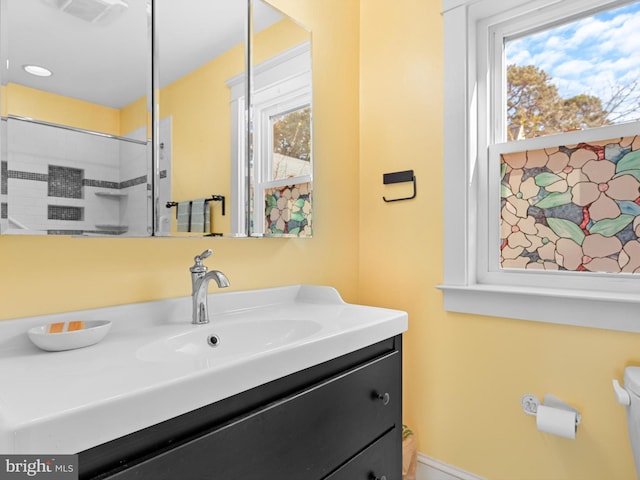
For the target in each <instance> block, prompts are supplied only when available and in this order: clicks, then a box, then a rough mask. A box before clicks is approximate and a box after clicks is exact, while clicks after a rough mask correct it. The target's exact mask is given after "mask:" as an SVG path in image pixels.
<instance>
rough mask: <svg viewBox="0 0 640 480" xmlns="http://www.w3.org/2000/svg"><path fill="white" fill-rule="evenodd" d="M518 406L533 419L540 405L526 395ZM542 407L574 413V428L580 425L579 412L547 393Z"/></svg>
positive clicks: (536, 400) (580, 417)
mask: <svg viewBox="0 0 640 480" xmlns="http://www.w3.org/2000/svg"><path fill="white" fill-rule="evenodd" d="M520 405H521V406H522V411H523V412H524V413H526V414H527V415H533V416H534V417H535V416H536V415H537V414H538V407H539V406H540V405H542V403H541V402H540V399H539V398H538V397H536V396H535V395H533V394H531V393H527V394H525V395H523V396H522V398H521V399H520ZM544 405H546V406H547V407H553V408H560V409H562V410H569V411H572V412H576V427H577V426H578V425H580V422H581V421H582V415H580V412H579V411H578V410H577V409H575V408H573V407H572V406H571V405H569V404H567V403H565V402H563V401H562V400H560V399H559V398H558V397H554V396H553V395H551V394H549V393H547V394H545V396H544Z"/></svg>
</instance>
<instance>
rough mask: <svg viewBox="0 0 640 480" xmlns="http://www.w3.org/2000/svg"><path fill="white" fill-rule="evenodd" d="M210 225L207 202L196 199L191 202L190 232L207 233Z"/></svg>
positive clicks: (202, 199)
mask: <svg viewBox="0 0 640 480" xmlns="http://www.w3.org/2000/svg"><path fill="white" fill-rule="evenodd" d="M210 223H211V213H210V209H209V202H208V201H207V199H205V198H198V199H197V200H193V201H192V202H191V230H190V231H191V232H198V233H208V232H209V231H210V230H211V228H210Z"/></svg>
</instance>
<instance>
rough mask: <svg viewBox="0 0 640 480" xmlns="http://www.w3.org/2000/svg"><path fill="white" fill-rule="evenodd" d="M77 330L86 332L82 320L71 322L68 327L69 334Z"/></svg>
mask: <svg viewBox="0 0 640 480" xmlns="http://www.w3.org/2000/svg"><path fill="white" fill-rule="evenodd" d="M75 330H84V322H83V321H82V320H78V321H74V322H69V326H68V327H67V332H73V331H75Z"/></svg>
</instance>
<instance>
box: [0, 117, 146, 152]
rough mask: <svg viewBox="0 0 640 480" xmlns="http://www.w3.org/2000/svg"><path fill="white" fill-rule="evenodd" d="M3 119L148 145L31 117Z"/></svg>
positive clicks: (143, 143) (141, 141)
mask: <svg viewBox="0 0 640 480" xmlns="http://www.w3.org/2000/svg"><path fill="white" fill-rule="evenodd" d="M1 119H2V121H3V122H6V121H7V120H19V121H21V122H28V123H35V124H36V125H43V126H45V127H54V128H61V129H63V130H69V131H71V132H77V133H86V134H88V135H96V136H98V137H105V138H111V139H114V140H121V141H123V142H130V143H137V144H138V145H147V143H148V142H147V141H146V140H136V139H134V138H127V137H120V136H118V135H111V134H108V133H101V132H95V131H93V130H85V129H83V128H77V127H70V126H68V125H60V124H58V123H51V122H45V121H43V120H36V119H35V118H29V117H21V116H19V115H7V116H6V117H4V116H3V117H1Z"/></svg>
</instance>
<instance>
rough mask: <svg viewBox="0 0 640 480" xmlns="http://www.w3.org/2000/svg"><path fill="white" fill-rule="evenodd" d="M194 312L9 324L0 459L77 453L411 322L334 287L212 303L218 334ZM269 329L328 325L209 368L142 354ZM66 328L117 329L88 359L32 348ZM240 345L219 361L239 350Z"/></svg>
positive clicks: (4, 332)
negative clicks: (106, 324)
mask: <svg viewBox="0 0 640 480" xmlns="http://www.w3.org/2000/svg"><path fill="white" fill-rule="evenodd" d="M191 308H192V307H191V297H184V298H177V299H170V300H161V301H156V302H148V303H138V304H131V305H123V306H115V307H108V308H101V309H94V310H85V311H80V312H69V313H62V314H55V315H44V316H39V317H30V318H24V319H17V320H6V321H0V385H1V387H0V453H5V454H10V453H21V454H45V453H46V454H54V453H58V454H71V453H77V452H79V451H82V450H85V449H87V448H90V447H93V446H96V445H99V444H101V443H104V442H107V441H109V440H113V439H115V438H118V437H121V436H123V435H127V434H129V433H131V432H134V431H137V430H140V429H142V428H146V427H149V426H151V425H154V424H156V423H159V422H162V421H164V420H168V419H169V418H173V417H175V416H177V415H181V414H183V413H187V412H189V411H192V410H194V409H196V408H199V407H202V406H205V405H208V404H210V403H213V402H216V401H218V400H222V399H224V398H227V397H229V396H231V395H235V394H237V393H241V392H243V391H245V390H247V389H250V388H253V387H256V386H258V385H261V384H263V383H266V382H269V381H272V380H275V379H277V378H280V377H283V376H285V375H288V374H291V373H294V372H297V371H300V370H302V369H304V368H308V367H311V366H314V365H317V364H319V363H322V362H324V361H327V360H331V359H333V358H336V357H338V356H340V355H344V354H347V353H350V352H352V351H355V350H358V349H360V348H363V347H366V346H368V345H371V344H374V343H376V342H379V341H382V340H385V339H387V338H390V337H392V336H394V335H397V334H400V333H402V332H404V331H406V330H407V325H408V322H407V314H406V313H405V312H402V311H399V310H391V309H384V308H377V307H367V306H361V305H352V304H347V303H345V302H344V301H343V300H342V299H341V297H340V295H339V294H338V292H337V291H336V290H334V289H333V288H330V287H317V286H306V285H296V286H290V287H279V288H271V289H264V290H254V291H244V292H230V293H213V294H210V295H209V309H210V315H211V319H212V321H211V323H210V324H208V325H192V324H191ZM269 319H271V320H287V321H300V320H303V321H311V322H317V323H318V324H319V325H320V326H319V328H314V329H313V331H311V332H310V333H309V334H307V335H306V336H304V337H303V338H298V339H294V340H293V341H291V342H289V343H282V342H280V343H275V344H273V345H270V346H268V347H265V348H261V349H259V350H258V351H246V349H245V351H242V352H241V353H238V354H237V355H235V354H234V355H228V354H226V355H220V356H215V355H212V358H211V359H207V360H206V361H203V359H202V358H200V359H196V358H189V357H186V360H184V359H183V360H181V361H173V359H172V358H171V356H167V358H166V361H165V359H163V358H159V359H157V361H150V360H149V358H148V357H145V355H144V354H143V353H142V352H144V351H145V348H147V349H148V348H149V345H151V344H154V342H155V343H158V342H165V341H166V340H167V339H171V338H176V337H177V336H180V335H184V334H188V333H189V332H194V331H196V332H197V331H198V330H200V331H202V333H203V341H206V336H207V332H212V333H215V332H216V329H217V328H221V329H222V328H223V326H224V325H228V324H229V322H245V321H249V322H252V321H261V320H269ZM65 320H111V321H112V322H113V326H112V328H111V331H110V332H109V334H108V335H107V336H106V338H105V339H104V340H102V341H101V342H100V343H98V344H96V345H92V346H89V347H85V348H80V349H77V350H69V351H62V352H45V351H42V350H39V349H38V348H37V347H36V346H35V345H33V344H32V343H31V342H30V340H29V339H28V338H27V335H26V331H27V330H28V329H29V328H31V327H33V326H37V325H42V324H47V323H53V322H61V321H65ZM196 335H198V334H196ZM198 338H199V336H198ZM233 341H236V342H237V339H234V340H233ZM229 343H230V342H227V344H221V347H220V348H221V350H220V351H223V350H222V348H223V347H224V348H228V349H232V348H233V345H229ZM228 351H229V350H227V352H228ZM161 352H162V350H161Z"/></svg>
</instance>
